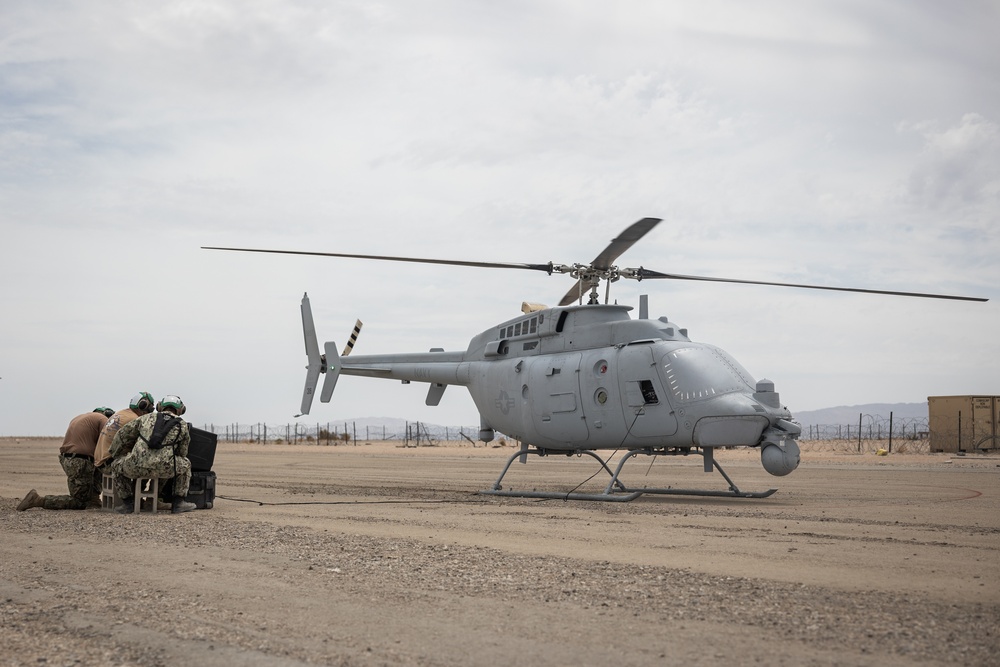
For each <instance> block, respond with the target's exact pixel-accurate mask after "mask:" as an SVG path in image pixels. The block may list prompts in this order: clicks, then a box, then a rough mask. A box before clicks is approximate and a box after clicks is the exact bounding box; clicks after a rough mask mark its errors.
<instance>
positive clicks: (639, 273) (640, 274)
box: [634, 268, 989, 302]
mask: <svg viewBox="0 0 1000 667" xmlns="http://www.w3.org/2000/svg"><path fill="white" fill-rule="evenodd" d="M634 271H635V277H636V278H637V279H638V280H658V279H661V280H699V281H705V282H715V283H740V284H743V285H772V286H774V287H798V288H801V289H821V290H829V291H832V292H860V293H862V294H889V295H892V296H913V297H919V298H922V299H952V300H955V301H981V302H982V301H989V299H983V298H980V297H976V296H953V295H950V294H925V293H923V292H897V291H894V290H879V289H862V288H860V287H827V286H825V285H800V284H796V283H773V282H767V281H763V280H737V279H735V278H709V277H706V276H684V275H680V274H677V273H660V272H659V271H650V270H649V269H643V268H639V269H634Z"/></svg>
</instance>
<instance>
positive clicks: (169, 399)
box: [156, 396, 187, 417]
mask: <svg viewBox="0 0 1000 667" xmlns="http://www.w3.org/2000/svg"><path fill="white" fill-rule="evenodd" d="M165 408H173V409H174V410H175V411H176V412H177V416H178V417H180V416H181V415H182V414H184V413H185V412H187V406H185V405H184V401H182V400H181V399H180V397H179V396H164V397H163V398H161V399H160V402H159V403H157V404H156V411H157V412H163V410H164V409H165Z"/></svg>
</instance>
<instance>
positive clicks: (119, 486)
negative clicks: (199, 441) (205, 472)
mask: <svg viewBox="0 0 1000 667" xmlns="http://www.w3.org/2000/svg"><path fill="white" fill-rule="evenodd" d="M175 472H176V477H174V474H175ZM111 474H112V475H114V478H115V499H116V502H117V499H118V498H132V497H133V496H134V495H135V487H134V485H135V480H137V479H140V478H142V477H159V478H160V479H165V478H169V477H174V495H175V496H186V495H187V492H188V487H189V486H191V462H190V461H189V460H187V458H186V457H184V456H174V457H169V458H165V459H160V460H147V461H142V460H139V459H138V457H135V456H133V455H132V453H129V454H128V455H127V456H123V457H121V458H117V459H115V460H114V462H112V464H111Z"/></svg>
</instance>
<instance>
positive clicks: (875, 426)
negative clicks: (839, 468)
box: [799, 414, 930, 454]
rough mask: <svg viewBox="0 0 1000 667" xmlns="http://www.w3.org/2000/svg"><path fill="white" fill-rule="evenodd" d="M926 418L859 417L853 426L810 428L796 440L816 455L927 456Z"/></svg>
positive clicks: (805, 428) (824, 425) (927, 431)
mask: <svg viewBox="0 0 1000 667" xmlns="http://www.w3.org/2000/svg"><path fill="white" fill-rule="evenodd" d="M929 434H930V430H929V428H928V420H927V419H926V418H917V419H912V418H911V419H900V418H893V417H892V416H891V415H890V416H889V417H883V416H881V415H866V414H859V415H858V421H857V423H854V424H812V425H808V426H806V427H804V428H803V429H802V435H801V436H799V439H800V440H802V441H804V442H808V443H810V448H811V449H813V450H817V451H843V452H858V453H873V452H878V451H879V450H885V451H886V452H887V453H892V452H896V453H899V454H902V453H910V454H926V453H929V452H930V441H929V440H928V436H929Z"/></svg>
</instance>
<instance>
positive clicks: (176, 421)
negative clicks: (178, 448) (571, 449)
mask: <svg viewBox="0 0 1000 667" xmlns="http://www.w3.org/2000/svg"><path fill="white" fill-rule="evenodd" d="M183 423H184V420H183V419H181V418H180V417H174V416H173V415H168V414H167V413H165V412H160V413H157V415H156V423H154V424H153V433H152V435H150V436H149V440H147V439H146V438H143V436H142V434H141V433H140V434H139V437H140V438H142V441H143V442H145V443H146V446H147V447H149V448H150V449H162V448H163V447H166V446H167V445H166V443H165V442H164V441H165V440H166V439H167V436H168V435H169V434H170V432H171V431H172V430H174V427H176V428H178V429H180V427H181V424H183ZM170 446H171V447H173V444H171V445H170Z"/></svg>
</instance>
